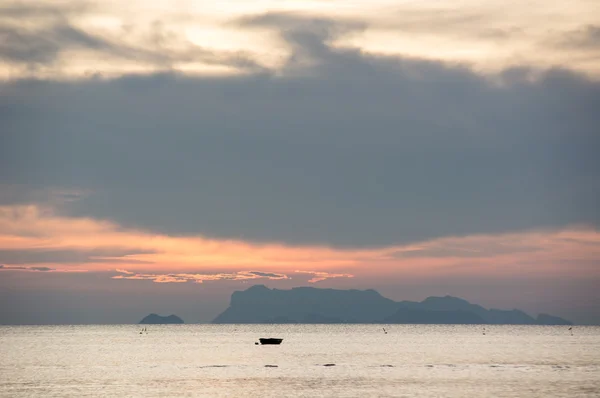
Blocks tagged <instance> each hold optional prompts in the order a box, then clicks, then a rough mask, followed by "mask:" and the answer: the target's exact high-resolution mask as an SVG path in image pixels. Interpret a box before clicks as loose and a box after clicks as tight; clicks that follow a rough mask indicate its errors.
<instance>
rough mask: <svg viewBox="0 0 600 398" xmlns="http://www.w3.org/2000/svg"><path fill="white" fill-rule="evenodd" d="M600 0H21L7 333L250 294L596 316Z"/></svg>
mask: <svg viewBox="0 0 600 398" xmlns="http://www.w3.org/2000/svg"><path fill="white" fill-rule="evenodd" d="M599 153H600V2H598V1H595V0H594V1H592V0H573V1H556V2H546V1H539V0H532V1H528V2H522V1H518V2H517V1H506V0H489V1H479V0H454V1H453V0H444V1H441V0H428V1H399V0H373V1H341V0H327V1H325V0H313V1H294V0H289V1H286V0H277V1H275V0H255V1H251V0H231V1H222V2H219V1H213V2H206V1H194V0H175V1H173V0H170V1H167V0H164V1H162V0H153V1H141V0H131V1H127V2H123V1H117V0H106V1H101V2H86V1H54V0H52V1H18V2H11V1H3V2H1V3H0V324H14V323H25V324H36V323H42V324H43V323H121V322H124V323H131V322H137V321H139V320H140V319H141V318H142V317H144V316H145V315H147V314H148V313H150V312H156V313H161V314H163V315H168V314H171V313H175V314H177V315H179V316H181V317H182V318H183V319H184V320H185V321H186V322H189V323H194V322H208V321H210V320H211V319H212V318H214V316H216V315H217V314H218V313H219V312H221V311H222V310H224V309H225V308H226V307H227V305H228V300H229V296H230V295H231V293H232V292H233V291H235V290H242V289H246V288H247V287H249V286H251V285H253V284H265V285H267V286H269V287H276V288H290V287H294V286H315V287H334V288H343V289H347V288H357V289H368V288H374V289H376V290H378V291H379V292H380V293H382V294H383V295H385V296H386V297H389V298H392V299H395V300H404V299H406V300H422V299H424V298H425V297H427V296H430V295H447V294H450V295H454V296H459V297H462V298H465V299H467V300H469V301H472V302H475V303H478V304H481V305H483V306H486V307H494V308H506V309H511V308H515V307H517V308H521V309H523V310H526V311H527V312H529V313H530V314H531V315H537V313H539V312H549V313H552V314H555V315H560V316H563V317H565V318H567V319H570V320H572V321H575V322H577V323H586V324H589V323H594V324H600V289H599V287H600V229H599V227H600V156H599V155H598V154H599Z"/></svg>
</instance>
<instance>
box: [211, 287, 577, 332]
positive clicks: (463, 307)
mask: <svg viewBox="0 0 600 398" xmlns="http://www.w3.org/2000/svg"><path fill="white" fill-rule="evenodd" d="M213 323H388V324H389V323H417V324H515V325H570V324H571V322H569V321H567V320H565V319H562V318H559V317H556V316H552V315H548V314H540V315H539V316H538V318H537V319H536V318H533V317H531V316H530V315H528V314H526V313H525V312H523V311H521V310H517V309H513V310H499V309H486V308H484V307H482V306H480V305H477V304H471V303H469V302H468V301H466V300H463V299H461V298H458V297H452V296H445V297H428V298H426V299H425V300H423V301H421V302H414V301H400V302H396V301H393V300H390V299H388V298H386V297H383V296H382V295H381V294H379V293H378V292H377V291H375V290H372V289H369V290H337V289H318V288H313V287H296V288H292V289H290V290H279V289H269V288H267V287H266V286H264V285H255V286H252V287H250V288H248V289H246V290H244V291H236V292H234V293H233V294H232V295H231V303H230V305H229V307H228V308H227V309H226V310H225V311H224V312H222V313H221V314H220V315H218V316H217V317H216V318H215V319H214V320H213Z"/></svg>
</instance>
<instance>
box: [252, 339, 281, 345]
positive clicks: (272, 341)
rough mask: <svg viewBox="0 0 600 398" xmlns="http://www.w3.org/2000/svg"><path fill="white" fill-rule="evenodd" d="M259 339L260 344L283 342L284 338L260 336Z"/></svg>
mask: <svg viewBox="0 0 600 398" xmlns="http://www.w3.org/2000/svg"><path fill="white" fill-rule="evenodd" d="M258 341H260V344H281V342H282V341H283V339H274V338H268V339H266V338H260V339H258Z"/></svg>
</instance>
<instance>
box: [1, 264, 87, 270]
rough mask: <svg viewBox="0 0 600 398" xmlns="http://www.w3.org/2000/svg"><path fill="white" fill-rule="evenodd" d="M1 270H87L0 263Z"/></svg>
mask: <svg viewBox="0 0 600 398" xmlns="http://www.w3.org/2000/svg"><path fill="white" fill-rule="evenodd" d="M0 270H1V271H33V272H87V270H82V269H56V268H50V267H25V266H20V265H4V264H0Z"/></svg>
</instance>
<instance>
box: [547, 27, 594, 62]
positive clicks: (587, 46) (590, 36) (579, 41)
mask: <svg viewBox="0 0 600 398" xmlns="http://www.w3.org/2000/svg"><path fill="white" fill-rule="evenodd" d="M554 43H555V44H556V45H558V46H559V47H561V48H563V49H578V50H596V51H598V50H600V25H592V24H590V25H586V26H584V27H581V28H579V29H575V30H571V31H568V32H566V33H563V34H562V35H561V36H560V37H557V38H555V39H554ZM594 55H596V56H597V55H598V54H597V53H594Z"/></svg>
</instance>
